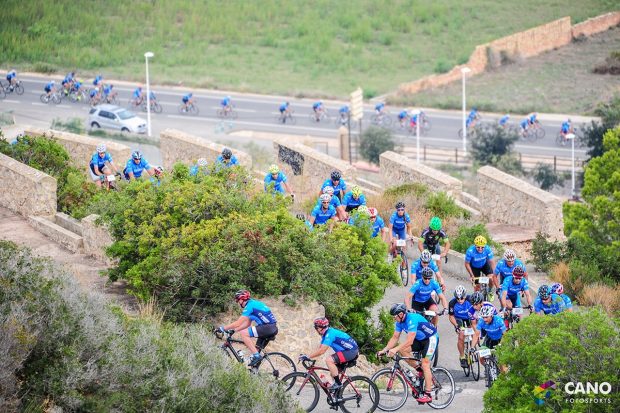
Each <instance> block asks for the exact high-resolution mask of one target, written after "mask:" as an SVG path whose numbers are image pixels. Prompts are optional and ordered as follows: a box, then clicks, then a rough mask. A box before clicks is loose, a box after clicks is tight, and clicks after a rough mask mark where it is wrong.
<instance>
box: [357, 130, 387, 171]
mask: <svg viewBox="0 0 620 413" xmlns="http://www.w3.org/2000/svg"><path fill="white" fill-rule="evenodd" d="M359 148H360V155H362V157H363V158H364V159H366V160H367V161H369V162H371V163H374V164H379V156H380V155H381V154H382V153H383V152H386V151H393V150H394V137H393V136H392V132H390V131H389V130H387V129H384V128H379V127H377V126H371V127H369V128H368V129H366V130H365V131H364V132H362V136H361V137H360V147H359Z"/></svg>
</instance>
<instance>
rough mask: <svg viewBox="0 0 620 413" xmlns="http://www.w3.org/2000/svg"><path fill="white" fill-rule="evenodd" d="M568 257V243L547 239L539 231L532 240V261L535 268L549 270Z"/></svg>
mask: <svg viewBox="0 0 620 413" xmlns="http://www.w3.org/2000/svg"><path fill="white" fill-rule="evenodd" d="M568 257H569V254H568V244H567V243H566V242H562V241H549V240H547V236H546V235H545V234H542V233H541V232H537V233H536V238H534V239H533V240H532V263H533V264H534V266H535V267H536V269H537V270H539V271H543V272H549V270H550V269H551V267H552V266H554V265H555V264H557V263H559V262H563V261H566V260H567V259H568Z"/></svg>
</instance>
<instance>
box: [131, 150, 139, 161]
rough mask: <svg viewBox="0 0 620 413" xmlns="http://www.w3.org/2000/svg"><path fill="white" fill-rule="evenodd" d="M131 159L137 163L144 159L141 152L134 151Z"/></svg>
mask: <svg viewBox="0 0 620 413" xmlns="http://www.w3.org/2000/svg"><path fill="white" fill-rule="evenodd" d="M131 158H132V159H135V160H137V161H139V160H141V159H142V152H140V151H133V152H132V153H131Z"/></svg>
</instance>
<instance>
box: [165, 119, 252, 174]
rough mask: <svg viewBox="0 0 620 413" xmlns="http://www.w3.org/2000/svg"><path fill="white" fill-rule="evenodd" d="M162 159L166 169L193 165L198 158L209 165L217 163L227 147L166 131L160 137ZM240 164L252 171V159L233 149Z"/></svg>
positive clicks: (183, 133) (184, 134)
mask: <svg viewBox="0 0 620 413" xmlns="http://www.w3.org/2000/svg"><path fill="white" fill-rule="evenodd" d="M159 142H160V150H161V159H162V162H163V164H164V168H167V169H168V168H172V165H174V164H175V163H176V162H183V163H186V164H190V165H193V164H194V163H195V162H196V160H197V159H198V158H205V159H206V160H207V162H209V164H211V163H213V162H215V160H216V159H217V157H218V155H220V154H221V153H222V150H223V149H224V148H225V147H226V146H225V145H221V144H219V143H214V142H211V141H209V140H207V139H205V138H202V137H199V136H195V135H190V134H188V133H185V132H181V131H178V130H175V129H166V130H164V131H162V132H161V133H160V135H159ZM232 151H233V154H235V156H236V157H237V159H238V160H239V163H240V164H241V165H243V166H245V167H246V168H248V169H250V170H251V169H252V157H251V156H250V155H248V154H247V153H245V152H243V151H240V150H238V149H232Z"/></svg>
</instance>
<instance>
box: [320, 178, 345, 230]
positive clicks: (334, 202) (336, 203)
mask: <svg viewBox="0 0 620 413" xmlns="http://www.w3.org/2000/svg"><path fill="white" fill-rule="evenodd" d="M323 194H328V195H329V196H330V197H331V200H330V203H329V204H330V205H331V206H333V207H334V208H335V209H336V214H337V215H338V219H339V220H341V221H346V219H347V214H346V213H345V210H344V206H343V205H342V203H341V202H340V199H339V198H338V197H337V196H334V187H332V186H329V185H328V186H326V187H325V188H323ZM316 206H321V197H319V199H317V201H316Z"/></svg>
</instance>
